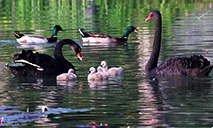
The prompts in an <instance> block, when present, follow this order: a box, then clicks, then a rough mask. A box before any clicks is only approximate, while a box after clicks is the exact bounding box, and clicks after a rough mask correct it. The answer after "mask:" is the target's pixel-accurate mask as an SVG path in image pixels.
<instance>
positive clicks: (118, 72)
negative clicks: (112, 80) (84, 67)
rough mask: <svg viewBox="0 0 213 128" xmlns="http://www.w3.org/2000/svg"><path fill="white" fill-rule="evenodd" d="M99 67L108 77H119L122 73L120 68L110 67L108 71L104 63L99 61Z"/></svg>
mask: <svg viewBox="0 0 213 128" xmlns="http://www.w3.org/2000/svg"><path fill="white" fill-rule="evenodd" d="M101 67H102V68H103V69H104V70H103V71H104V72H106V73H107V74H108V75H109V76H120V75H121V74H122V72H123V71H124V69H123V68H122V67H112V68H110V69H108V66H107V62H106V61H101Z"/></svg>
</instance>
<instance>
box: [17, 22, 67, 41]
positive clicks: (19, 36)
mask: <svg viewBox="0 0 213 128" xmlns="http://www.w3.org/2000/svg"><path fill="white" fill-rule="evenodd" d="M62 30H63V29H62V27H61V26H60V25H55V26H54V28H53V34H52V36H50V37H49V38H44V37H42V36H38V35H27V34H21V33H20V32H19V31H14V32H13V34H14V35H15V37H16V41H17V42H18V43H19V44H30V43H53V42H56V41H57V33H58V31H62Z"/></svg>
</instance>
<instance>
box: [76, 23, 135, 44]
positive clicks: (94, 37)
mask: <svg viewBox="0 0 213 128" xmlns="http://www.w3.org/2000/svg"><path fill="white" fill-rule="evenodd" d="M79 32H80V34H81V37H82V40H83V42H124V41H127V40H128V36H129V34H130V33H131V32H137V29H136V28H135V27H134V26H128V27H127V28H126V30H125V32H124V35H123V36H122V37H121V38H118V37H112V36H109V35H105V34H94V33H87V32H84V29H83V28H81V29H79Z"/></svg>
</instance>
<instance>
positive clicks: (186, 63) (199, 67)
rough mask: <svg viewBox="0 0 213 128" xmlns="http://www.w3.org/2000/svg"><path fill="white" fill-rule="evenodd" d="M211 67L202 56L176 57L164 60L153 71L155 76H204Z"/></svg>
mask: <svg viewBox="0 0 213 128" xmlns="http://www.w3.org/2000/svg"><path fill="white" fill-rule="evenodd" d="M212 67H213V65H210V62H209V61H208V60H207V59H206V58H204V57H203V56H202V55H193V56H176V57H172V58H169V59H167V60H165V61H164V62H163V63H162V64H160V65H159V66H158V67H157V68H155V69H153V72H152V73H155V75H185V76H205V75H208V74H209V73H210V71H211V70H212Z"/></svg>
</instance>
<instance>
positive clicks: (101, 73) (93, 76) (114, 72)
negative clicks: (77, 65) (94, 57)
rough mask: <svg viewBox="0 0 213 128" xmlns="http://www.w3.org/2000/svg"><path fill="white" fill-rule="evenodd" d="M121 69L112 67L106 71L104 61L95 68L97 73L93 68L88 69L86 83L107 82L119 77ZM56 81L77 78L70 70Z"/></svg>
mask: <svg viewBox="0 0 213 128" xmlns="http://www.w3.org/2000/svg"><path fill="white" fill-rule="evenodd" d="M123 70H124V69H123V68H122V67H112V68H110V69H108V66H107V63H106V61H102V62H101V65H100V66H99V67H98V68H97V72H96V69H95V67H91V68H90V69H89V74H88V77H87V80H88V81H91V80H92V81H102V80H108V78H109V77H113V76H120V75H121V74H122V72H123ZM56 78H57V80H58V81H68V80H70V81H71V80H72V81H74V80H76V79H77V76H76V74H75V73H74V70H73V69H70V70H69V71H68V73H63V74H61V75H58V76H57V77H56Z"/></svg>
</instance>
